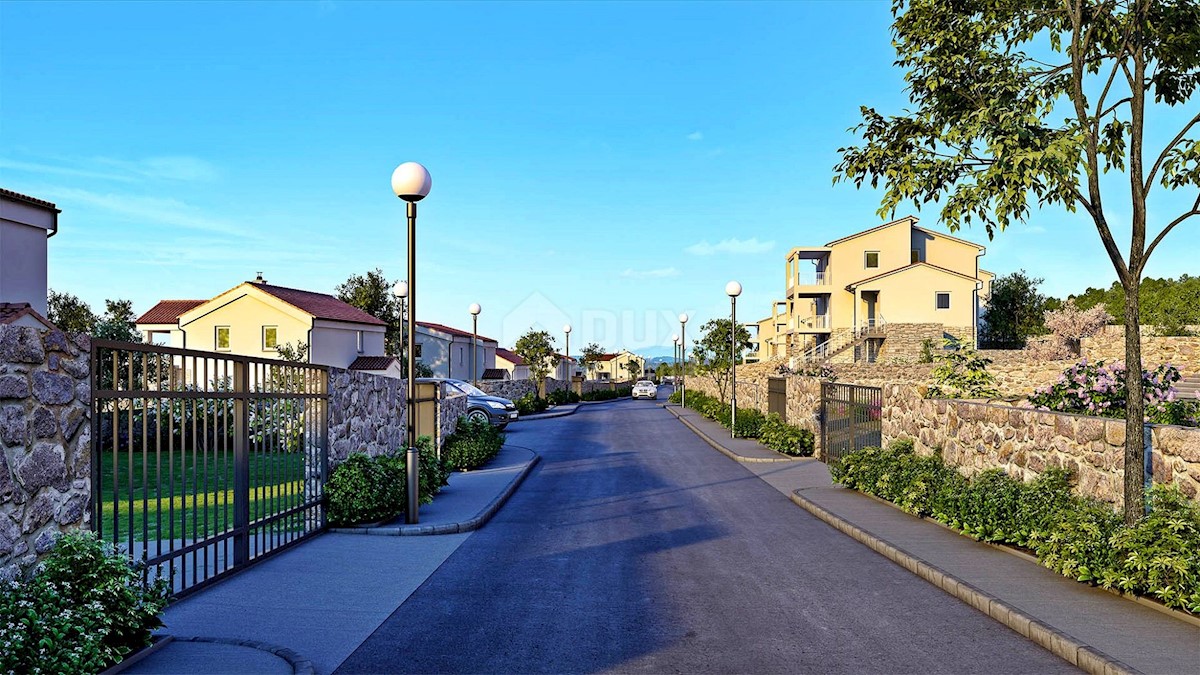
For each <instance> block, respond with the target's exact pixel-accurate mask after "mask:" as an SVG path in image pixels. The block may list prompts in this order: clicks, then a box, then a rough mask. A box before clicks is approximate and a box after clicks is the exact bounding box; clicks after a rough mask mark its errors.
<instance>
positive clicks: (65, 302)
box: [46, 289, 96, 335]
mask: <svg viewBox="0 0 1200 675" xmlns="http://www.w3.org/2000/svg"><path fill="white" fill-rule="evenodd" d="M46 304H47V305H48V307H47V311H46V313H47V314H48V315H49V316H47V317H46V318H47V319H49V320H50V323H52V324H54V325H55V326H58V327H59V328H61V329H62V330H64V331H66V332H68V333H87V334H89V335H90V334H91V332H92V328H94V327H95V325H96V314H95V312H93V311H92V308H91V307H90V306H88V304H87V303H86V302H84V301H83V300H80V299H79V298H77V297H75V296H74V295H71V294H70V293H59V292H58V291H56V290H54V289H50V292H49V293H48V294H47V295H46Z"/></svg>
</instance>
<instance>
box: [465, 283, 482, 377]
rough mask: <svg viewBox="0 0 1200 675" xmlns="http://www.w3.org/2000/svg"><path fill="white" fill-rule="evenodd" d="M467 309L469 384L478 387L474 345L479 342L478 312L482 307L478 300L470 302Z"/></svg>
mask: <svg viewBox="0 0 1200 675" xmlns="http://www.w3.org/2000/svg"><path fill="white" fill-rule="evenodd" d="M467 311H468V312H470V313H471V384H473V385H474V386H476V387H478V386H479V380H478V378H476V377H475V345H477V344H479V313H480V312H482V311H483V308H482V307H480V306H479V303H478V302H472V303H471V306H470V307H468V308H467Z"/></svg>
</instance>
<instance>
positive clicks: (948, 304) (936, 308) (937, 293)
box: [933, 291, 951, 312]
mask: <svg viewBox="0 0 1200 675" xmlns="http://www.w3.org/2000/svg"><path fill="white" fill-rule="evenodd" d="M942 295H944V296H946V306H945V307H939V306H938V305H939V303H938V296H942ZM950 307H951V301H950V291H934V293H933V309H934V311H936V312H946V311H949V310H950Z"/></svg>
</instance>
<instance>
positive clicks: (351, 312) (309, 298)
mask: <svg viewBox="0 0 1200 675" xmlns="http://www.w3.org/2000/svg"><path fill="white" fill-rule="evenodd" d="M254 286H255V287H257V288H259V289H261V290H262V291H263V292H264V293H267V294H270V295H273V296H275V297H276V298H279V299H280V300H282V301H284V302H286V303H288V304H289V305H292V306H293V307H296V308H298V309H302V310H304V311H305V312H308V313H309V314H311V315H313V316H314V317H316V318H318V319H328V320H329V321H347V322H350V323H365V324H370V325H372V326H386V325H387V322H385V321H383V320H382V319H379V318H377V317H374V316H371V315H370V314H367V313H366V312H364V311H362V310H361V309H359V308H357V307H355V306H354V305H351V304H349V303H345V302H342V301H341V300H338V299H337V298H335V297H333V296H332V295H327V294H325V293H314V292H312V291H302V290H300V289H298V288H284V287H283V286H272V285H270V284H260V283H254Z"/></svg>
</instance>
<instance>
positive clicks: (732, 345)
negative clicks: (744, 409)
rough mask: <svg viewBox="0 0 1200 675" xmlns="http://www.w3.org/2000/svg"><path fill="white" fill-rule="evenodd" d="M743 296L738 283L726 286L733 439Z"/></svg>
mask: <svg viewBox="0 0 1200 675" xmlns="http://www.w3.org/2000/svg"><path fill="white" fill-rule="evenodd" d="M741 294H742V285H741V284H739V283H738V282H736V281H731V282H729V283H727V284H725V295H728V296H729V358H730V365H729V379H730V383H731V384H732V386H731V393H730V398H729V429H730V433H732V434H733V436H732V437H733V438H737V362H738V348H737V299H738V296H739V295H741Z"/></svg>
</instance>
